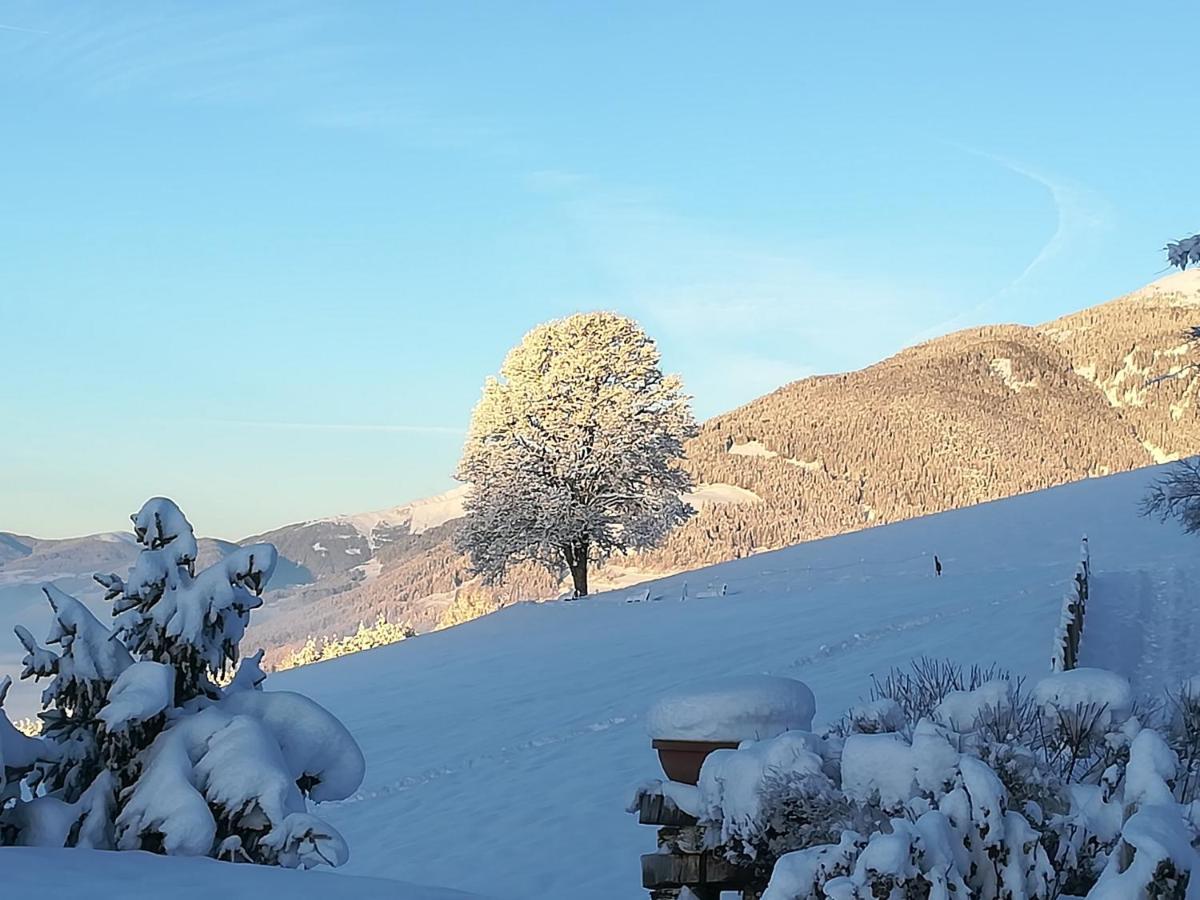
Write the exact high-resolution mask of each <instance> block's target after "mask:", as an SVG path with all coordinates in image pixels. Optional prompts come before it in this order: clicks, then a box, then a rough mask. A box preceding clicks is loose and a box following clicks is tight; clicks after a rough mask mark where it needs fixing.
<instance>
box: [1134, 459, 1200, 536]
mask: <svg viewBox="0 0 1200 900" xmlns="http://www.w3.org/2000/svg"><path fill="white" fill-rule="evenodd" d="M1142 513H1143V514H1144V515H1148V516H1158V517H1159V518H1161V519H1163V520H1164V521H1165V520H1166V519H1177V520H1178V521H1179V523H1180V524H1181V525H1182V526H1183V528H1184V530H1185V531H1186V532H1188V533H1189V534H1191V533H1193V532H1196V531H1200V457H1192V458H1191V459H1184V460H1180V461H1179V462H1177V463H1175V464H1174V465H1172V466H1171V467H1170V468H1169V469H1167V471H1166V472H1165V473H1164V474H1163V475H1162V476H1160V477H1159V478H1158V479H1157V480H1156V481H1155V482H1154V484H1153V485H1151V487H1150V491H1149V493H1148V494H1147V495H1146V499H1145V500H1144V501H1143V502H1142Z"/></svg>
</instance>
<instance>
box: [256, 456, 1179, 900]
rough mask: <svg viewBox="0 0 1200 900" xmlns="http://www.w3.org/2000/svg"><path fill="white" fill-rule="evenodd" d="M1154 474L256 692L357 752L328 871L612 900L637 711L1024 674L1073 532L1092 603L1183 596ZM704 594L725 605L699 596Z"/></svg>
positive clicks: (852, 538)
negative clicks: (939, 668)
mask: <svg viewBox="0 0 1200 900" xmlns="http://www.w3.org/2000/svg"><path fill="white" fill-rule="evenodd" d="M1155 472H1156V470H1154V469H1145V470H1141V471H1138V472H1133V473H1127V474H1124V475H1117V476H1112V477H1109V478H1104V479H1095V480H1091V481H1086V482H1081V483H1077V484H1072V485H1067V486H1064V487H1061V488H1055V489H1052V490H1049V491H1043V492H1039V493H1036V494H1029V495H1025V496H1022V497H1016V498H1012V499H1009V500H1003V501H998V502H996V503H991V504H986V505H982V506H977V507H974V508H971V509H966V510H958V511H955V512H949V513H943V514H941V515H938V516H931V517H928V518H925V519H918V520H913V521H909V522H903V523H900V524H897V525H892V526H887V527H881V528H876V529H872V530H869V531H865V532H859V533H855V534H849V535H843V536H841V537H836V538H831V539H828V540H824V541H819V542H813V543H809V544H802V545H798V546H795V547H791V548H788V549H785V550H781V551H777V552H774V553H767V554H762V555H758V556H754V557H750V558H748V559H743V560H737V561H734V562H730V563H725V564H722V565H720V566H715V567H713V568H711V569H707V570H703V571H700V572H693V573H688V574H686V575H679V576H674V577H671V578H667V579H663V580H661V581H657V582H653V583H651V584H650V588H651V598H652V600H651V602H647V603H627V602H626V599H627V598H628V597H629V596H632V595H633V594H634V593H635V592H634V591H631V590H624V591H621V592H619V593H616V594H613V595H608V596H598V597H595V598H591V599H588V600H585V601H581V602H577V603H551V604H542V605H533V604H520V605H517V606H515V607H510V608H508V609H506V610H503V611H502V612H500V613H497V614H495V615H492V616H487V617H485V618H484V619H480V620H476V621H474V622H470V623H468V624H466V625H463V626H460V627H458V628H454V629H450V630H448V631H443V632H438V633H434V634H429V635H422V636H420V637H418V638H415V639H413V640H409V641H405V642H404V643H402V644H399V645H395V646H391V647H386V648H381V649H379V650H374V651H371V652H369V653H363V654H358V655H355V656H351V657H346V658H342V659H338V660H334V661H331V662H328V663H322V664H319V665H315V666H310V667H306V668H304V669H298V670H293V671H291V672H287V673H284V674H281V675H276V676H273V677H272V678H271V679H270V681H269V682H268V687H274V688H276V689H282V688H288V689H297V690H301V691H303V692H305V693H308V694H309V695H310V696H312V697H314V698H315V699H316V700H318V701H319V702H320V703H322V704H324V705H325V706H327V707H328V708H330V709H331V710H333V711H335V712H336V713H337V714H338V715H339V717H340V718H342V720H343V721H344V722H345V723H346V724H347V725H348V726H349V727H350V728H351V729H352V731H354V733H355V735H356V737H357V738H358V740H359V741H360V742H361V744H362V746H363V749H364V751H365V752H366V755H367V764H368V769H367V776H366V780H365V782H364V784H363V788H362V790H361V792H360V793H359V795H357V796H356V797H354V798H351V799H350V800H348V801H345V802H343V803H340V804H337V805H335V806H332V807H330V806H326V807H323V811H322V814H323V815H324V816H326V817H328V819H329V820H330V821H331V822H332V823H333V824H335V825H336V826H337V827H338V828H340V829H341V830H342V832H343V834H344V835H345V836H346V838H347V839H348V840H349V842H350V846H351V861H350V863H349V865H348V866H347V867H346V869H345V870H343V871H345V872H348V873H352V874H360V875H372V876H382V877H389V878H397V879H403V880H406V881H414V882H419V883H424V884H444V885H449V886H452V887H456V888H461V889H464V890H471V891H477V892H483V893H487V894H490V895H493V896H496V897H503V898H514V900H515V898H539V897H544V898H551V897H567V896H569V897H571V898H572V900H622V898H629V900H632V898H637V897H644V896H645V895H644V893H643V892H642V891H641V890H640V888H639V885H640V881H639V861H638V857H639V855H640V854H641V853H644V852H649V851H651V850H653V847H654V833H653V829H651V828H648V827H644V826H641V827H640V826H638V825H637V824H636V823H635V821H634V819H633V818H632V817H630V816H628V815H626V814H625V813H624V812H623V807H624V806H625V804H626V802H627V801H628V799H629V797H630V796H631V795H632V792H633V789H634V787H635V786H636V785H637V784H638V783H639V782H641V781H643V780H645V779H647V778H653V777H658V775H659V772H658V766H657V763H656V760H655V758H654V755H653V753H652V751H651V749H650V747H649V740H648V738H647V737H646V735H645V731H644V723H643V721H642V717H643V715H644V713H645V710H646V708H647V706H648V705H649V703H650V702H651V701H652V700H653V698H654V697H655V696H657V695H658V694H660V693H662V692H663V691H666V690H668V689H671V688H673V687H676V686H677V685H680V684H683V683H686V682H688V681H690V680H694V679H699V678H704V677H708V676H711V675H714V674H748V673H770V674H780V675H789V676H794V677H799V678H802V679H803V680H805V681H806V682H808V684H809V685H810V686H811V687H812V688H813V690H814V692H815V693H816V698H817V721H818V723H820V722H822V721H827V720H829V719H831V718H835V717H836V716H837V715H838V714H839V713H840V712H841V711H842V710H843V709H844V708H845V707H846V706H847V705H849V704H850V703H852V702H854V701H855V700H856V699H858V698H859V697H860V696H861V695H862V694H863V693H865V691H866V690H867V687H868V675H869V674H870V673H871V672H882V671H884V670H886V668H887V667H889V666H891V665H893V664H903V663H904V662H906V661H907V660H908V659H910V658H911V657H912V656H914V655H918V654H922V653H927V654H936V655H945V656H951V657H954V658H957V659H959V660H962V661H984V662H987V661H998V662H1000V663H1003V664H1004V665H1007V666H1009V667H1010V668H1012V669H1013V670H1014V671H1016V672H1018V673H1029V674H1039V673H1043V672H1045V671H1046V670H1047V668H1048V665H1049V658H1050V650H1051V635H1052V633H1053V629H1054V625H1055V623H1056V621H1057V619H1058V615H1059V611H1060V601H1061V598H1062V595H1063V593H1064V592H1065V591H1066V590H1067V589H1068V587H1069V584H1070V579H1071V576H1072V574H1073V572H1074V567H1075V563H1076V560H1077V559H1078V551H1079V539H1080V536H1081V535H1082V534H1083V533H1085V532H1086V533H1087V534H1088V536H1089V543H1090V545H1091V552H1092V564H1093V572H1094V574H1095V577H1096V579H1097V583H1098V584H1100V585H1104V584H1106V583H1108V582H1109V581H1110V580H1111V581H1112V582H1114V583H1116V582H1118V581H1120V580H1121V579H1127V578H1129V577H1132V576H1131V573H1134V574H1136V573H1138V572H1142V571H1146V572H1153V573H1159V575H1160V576H1161V577H1163V578H1169V577H1172V576H1169V575H1168V574H1167V573H1173V572H1180V573H1182V574H1180V575H1178V576H1177V578H1176V581H1177V583H1178V584H1179V585H1180V587H1179V593H1180V595H1181V596H1183V595H1185V594H1186V592H1187V588H1186V578H1187V577H1188V575H1187V570H1186V567H1187V566H1188V564H1189V561H1190V560H1191V559H1192V558H1193V557H1194V552H1195V549H1196V547H1197V544H1196V540H1197V539H1196V538H1189V537H1186V536H1184V535H1182V534H1180V533H1179V531H1178V530H1177V529H1176V528H1174V527H1173V526H1171V525H1161V524H1159V523H1157V522H1154V521H1149V520H1145V519H1142V518H1140V517H1139V516H1138V514H1137V506H1138V501H1139V500H1140V498H1141V496H1142V494H1143V493H1144V491H1145V487H1146V485H1147V483H1148V482H1149V480H1150V479H1151V478H1152V477H1153V476H1154V474H1155ZM934 553H936V554H938V555H939V556H940V558H941V559H942V562H943V563H944V565H945V567H946V568H945V575H944V577H942V578H940V579H937V578H934V577H933V564H932V554H934ZM685 582H686V583H687V589H688V596H689V599H687V600H681V599H680V597H681V594H682V590H683V585H684V583H685ZM721 584H727V585H728V593H727V595H725V596H712V597H698V596H697V594H699V593H701V592H703V591H704V590H705V589H706V588H708V587H709V586H710V585H711V586H713V587H716V586H719V585H721ZM1097 593H1098V594H1103V593H1107V592H1106V591H1104V590H1103V589H1102V588H1098V589H1097ZM1113 596H1117V595H1115V594H1114V595H1113ZM1122 596H1123V595H1122ZM1097 602H1100V601H1098V600H1094V601H1093V606H1094V605H1095V603H1097ZM1120 602H1125V601H1124V600H1123V599H1122V600H1121V601H1120ZM1086 634H1087V631H1086V627H1085V640H1086V639H1087V638H1086ZM1103 661H1104V660H1102V659H1095V660H1093V662H1095V663H1102V662H1103ZM1191 664H1192V661H1191V660H1189V659H1180V660H1179V666H1180V667H1186V666H1189V665H1191ZM1196 667H1197V668H1200V663H1197V664H1196ZM1179 674H1182V673H1181V672H1176V671H1168V672H1159V673H1158V675H1159V677H1171V678H1173V677H1175V676H1176V675H1179ZM1187 674H1192V673H1191V672H1190V670H1189V671H1187ZM1153 681H1154V679H1153V677H1149V676H1148V677H1147V678H1145V679H1143V680H1142V683H1143V684H1144V685H1148V684H1150V683H1152V682H1153Z"/></svg>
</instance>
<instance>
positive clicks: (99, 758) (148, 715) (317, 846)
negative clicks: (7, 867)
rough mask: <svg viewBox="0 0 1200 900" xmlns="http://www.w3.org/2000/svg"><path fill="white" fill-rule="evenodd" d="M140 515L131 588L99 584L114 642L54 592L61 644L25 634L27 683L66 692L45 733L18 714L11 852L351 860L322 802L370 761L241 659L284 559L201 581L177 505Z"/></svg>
mask: <svg viewBox="0 0 1200 900" xmlns="http://www.w3.org/2000/svg"><path fill="white" fill-rule="evenodd" d="M132 518H133V522H134V531H135V534H136V536H137V540H138V542H139V543H140V544H141V545H142V551H141V553H140V554H139V556H138V559H137V561H136V562H135V564H134V566H133V568H132V569H131V570H130V572H129V575H128V577H127V578H125V579H122V578H120V577H118V576H117V575H105V576H97V581H99V582H100V583H101V584H102V585H103V586H104V587H105V588H106V589H107V597H108V599H111V600H114V601H115V603H114V615H115V616H116V622H115V627H114V628H113V630H112V631H110V630H109V629H107V628H106V627H105V626H104V625H103V624H101V623H100V621H99V620H98V619H96V617H95V616H94V615H92V613H91V612H90V611H89V610H88V609H87V607H85V606H84V605H83V604H82V603H80V602H79V601H78V600H76V599H75V598H73V597H70V596H68V595H66V594H64V593H62V592H61V591H59V590H57V589H56V588H53V587H49V586H48V587H46V588H45V593H46V596H47V599H48V601H49V603H50V607H51V611H52V613H53V622H52V625H51V628H50V633H49V635H48V637H47V639H46V641H47V644H49V645H50V647H42V646H40V645H38V643H37V641H36V640H35V639H34V637H33V635H31V634H30V633H29V632H28V631H27V630H25V629H24V628H20V627H18V628H17V629H16V631H17V637H18V638H19V639H20V641H21V643H22V645H24V647H25V651H26V655H25V658H24V660H23V662H24V669H23V671H22V673H21V674H22V677H23V678H31V677H32V678H38V679H42V678H46V679H49V684H48V686H47V687H46V689H45V690H44V691H43V694H42V699H43V706H44V709H43V712H42V713H41V714H40V718H41V719H42V722H43V730H42V734H41V735H40V737H38V738H30V737H27V736H23V735H20V734H19V733H18V732H17V731H16V730H15V729H14V728H13V727H12V725H11V724H10V723H9V721H8V720H7V719H6V718H4V716H3V710H2V709H0V843H4V844H24V845H42V846H60V847H61V846H77V847H91V848H97V849H121V850H150V851H154V852H159V853H168V854H182V855H193V856H220V857H225V858H228V859H234V860H243V861H250V862H258V863H266V864H276V865H283V866H304V867H308V866H313V865H318V864H321V863H326V864H329V865H340V864H341V863H343V862H345V860H346V859H347V856H348V851H347V848H346V845H345V842H344V841H343V840H342V837H341V836H340V835H339V834H338V833H337V831H336V830H334V829H333V828H331V827H330V826H329V825H327V824H326V823H324V822H322V821H321V820H320V819H319V818H317V817H316V816H314V815H312V813H311V812H310V811H309V807H308V801H310V800H311V801H314V802H318V801H322V800H336V799H341V798H344V797H346V796H348V795H349V794H351V793H352V792H353V791H354V790H356V789H357V787H358V785H359V784H360V783H361V781H362V776H363V770H364V761H363V757H362V752H361V751H360V749H359V748H358V745H357V744H356V743H355V741H354V739H353V738H352V737H351V736H350V734H349V732H347V731H346V729H345V728H344V727H343V726H342V724H341V723H340V722H338V721H337V719H335V718H334V717H333V716H332V715H330V714H329V713H328V712H327V711H326V710H324V709H323V708H321V707H320V706H318V705H317V704H316V703H314V702H312V701H311V700H308V699H307V698H305V697H302V696H300V695H297V694H291V693H287V692H264V691H263V690H262V683H263V681H264V679H265V677H266V676H265V675H264V673H263V671H262V668H261V666H260V663H261V661H262V651H259V652H258V653H257V654H255V655H254V656H251V657H248V658H246V659H243V660H241V661H240V662H241V664H240V665H238V663H239V658H240V657H239V644H240V642H241V639H242V635H243V634H244V632H245V629H246V626H247V624H248V623H249V617H250V612H251V610H253V609H256V608H257V607H258V606H260V605H261V604H262V600H261V597H260V595H261V593H262V590H263V588H264V587H265V586H266V583H267V580H268V579H269V578H270V577H271V572H272V570H273V568H274V566H275V559H276V554H275V548H274V547H272V546H271V545H269V544H256V545H254V546H251V547H243V548H239V549H237V550H235V551H233V552H232V553H230V554H229V555H228V556H226V557H225V558H223V559H221V560H218V561H217V562H215V563H214V564H213V565H211V566H209V567H208V568H207V569H205V570H203V571H202V572H199V573H197V572H196V570H195V560H196V539H195V536H194V534H193V532H192V528H191V525H190V524H189V523H188V521H187V519H186V518H184V516H183V513H182V512H180V510H179V508H178V507H177V506H176V505H175V504H174V503H172V502H171V501H170V500H166V499H163V498H155V499H153V500H150V501H149V502H147V503H146V504H145V506H143V507H142V509H141V510H140V511H139V512H138V513H137V514H136V515H134V516H133V517H132ZM51 648H57V649H51ZM235 666H236V667H237V669H236V672H235V671H234V667H235ZM222 685H223V686H222ZM6 687H7V680H5V682H4V683H3V685H0V703H2V700H3V693H4V689H5V688H6Z"/></svg>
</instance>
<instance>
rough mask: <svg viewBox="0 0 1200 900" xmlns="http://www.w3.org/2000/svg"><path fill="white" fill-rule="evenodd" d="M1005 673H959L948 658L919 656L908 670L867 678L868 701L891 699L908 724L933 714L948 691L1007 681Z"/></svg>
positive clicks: (983, 670)
mask: <svg viewBox="0 0 1200 900" xmlns="http://www.w3.org/2000/svg"><path fill="white" fill-rule="evenodd" d="M1008 678H1009V673H1008V672H1006V671H1004V670H1003V669H1001V668H998V667H997V666H989V667H981V666H972V667H971V668H970V669H969V670H967V671H965V672H964V671H963V667H962V666H960V665H959V664H958V663H955V662H952V661H951V660H948V659H937V658H934V657H930V656H922V657H920V658H918V659H915V660H913V661H912V662H911V663H910V664H909V665H908V668H904V669H901V668H893V669H892V670H891V671H890V672H888V674H887V675H885V676H884V677H883V678H879V677H877V676H875V675H872V676H871V692H870V695H869V698H868V699H869V701H871V702H874V701H879V700H891V701H893V702H894V703H895V704H896V705H897V706H898V707H899V708H900V712H901V713H902V714H903V720H904V722H905V723H908V724H910V725H913V724H916V723H917V722H919V721H920V720H921V719H924V718H928V717H930V716H932V715H933V711H934V710H935V709H936V708H937V707H938V705H939V704H941V702H942V701H943V700H945V699H946V697H947V695H949V694H950V693H952V692H964V691H974V690H976V689H978V688H979V687H980V686H982V685H983V684H986V683H987V682H990V681H997V680H1008Z"/></svg>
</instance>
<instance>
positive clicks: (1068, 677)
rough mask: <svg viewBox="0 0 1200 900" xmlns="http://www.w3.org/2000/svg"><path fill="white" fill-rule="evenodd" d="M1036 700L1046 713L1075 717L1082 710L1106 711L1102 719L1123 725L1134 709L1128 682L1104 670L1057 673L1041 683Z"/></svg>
mask: <svg viewBox="0 0 1200 900" xmlns="http://www.w3.org/2000/svg"><path fill="white" fill-rule="evenodd" d="M1033 696H1034V699H1035V700H1037V702H1038V704H1039V705H1040V706H1041V707H1042V708H1043V709H1044V710H1047V711H1057V712H1060V713H1072V712H1074V711H1075V710H1076V709H1078V708H1080V707H1088V706H1092V707H1096V708H1097V709H1099V708H1100V707H1103V709H1104V712H1103V714H1102V715H1101V717H1100V718H1101V719H1102V720H1103V721H1104V722H1105V723H1107V722H1121V721H1124V720H1125V719H1127V718H1128V717H1129V713H1130V710H1131V709H1132V708H1133V690H1132V689H1131V688H1130V686H1129V682H1128V681H1127V680H1126V679H1125V678H1122V677H1121V676H1120V675H1117V674H1116V673H1115V672H1108V671H1106V670H1104V669H1089V668H1080V669H1071V670H1070V671H1067V672H1057V673H1055V674H1054V675H1050V676H1048V677H1046V678H1043V679H1042V680H1041V681H1039V682H1038V683H1037V684H1036V685H1035V686H1034V689H1033Z"/></svg>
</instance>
